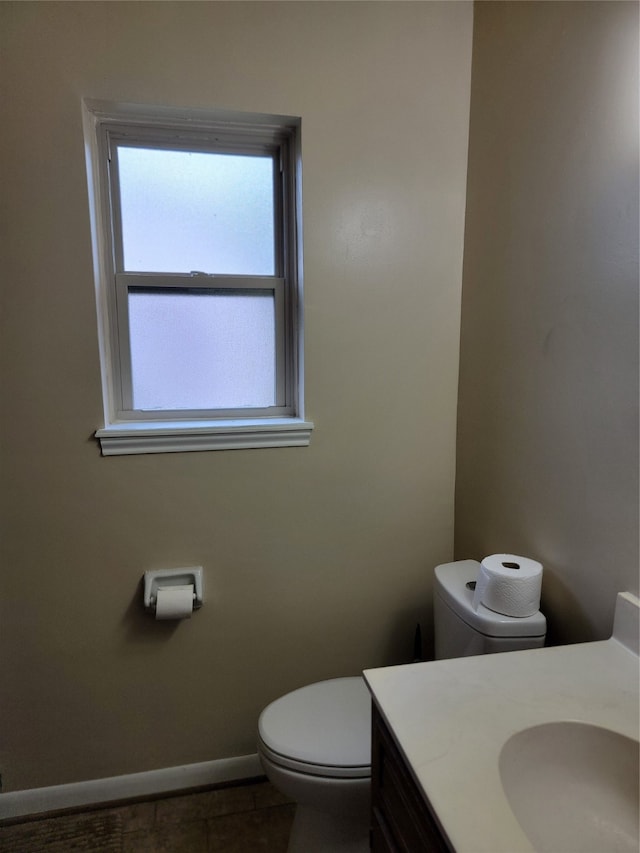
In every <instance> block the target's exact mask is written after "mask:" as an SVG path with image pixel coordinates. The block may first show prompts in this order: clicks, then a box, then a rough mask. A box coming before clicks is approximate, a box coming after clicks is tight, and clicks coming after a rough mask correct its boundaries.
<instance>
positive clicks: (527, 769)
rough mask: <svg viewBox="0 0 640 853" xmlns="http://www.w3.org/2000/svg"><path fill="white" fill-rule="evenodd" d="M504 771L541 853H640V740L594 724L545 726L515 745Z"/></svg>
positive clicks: (504, 757)
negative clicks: (639, 748) (639, 822)
mask: <svg viewBox="0 0 640 853" xmlns="http://www.w3.org/2000/svg"><path fill="white" fill-rule="evenodd" d="M499 767H500V779H501V781H502V787H503V788H504V792H505V794H506V797H507V800H508V802H509V805H510V807H511V810H512V812H513V813H514V815H515V817H516V819H517V821H518V823H519V824H520V826H521V828H522V829H523V831H524V833H525V835H526V836H527V838H528V839H529V841H530V842H531V844H532V845H533V847H534V848H535V850H537V851H539V853H603V851H605V850H606V851H607V853H627V851H629V853H638V840H639V839H638V742H637V741H636V740H633V739H631V738H628V737H625V736H624V735H621V734H618V733H617V732H614V731H611V730H609V729H605V728H600V727H598V726H593V725H590V724H588V723H579V722H557V723H545V724H542V725H539V726H533V727H532V728H528V729H524V730H523V731H520V732H518V733H517V734H515V735H513V736H512V737H511V738H509V740H508V741H507V742H506V743H505V744H504V746H503V747H502V750H501V752H500V759H499Z"/></svg>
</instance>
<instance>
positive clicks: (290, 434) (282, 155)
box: [83, 100, 313, 456]
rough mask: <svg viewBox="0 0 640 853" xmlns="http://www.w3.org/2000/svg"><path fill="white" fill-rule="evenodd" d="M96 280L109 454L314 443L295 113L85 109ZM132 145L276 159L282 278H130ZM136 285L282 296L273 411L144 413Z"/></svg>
mask: <svg viewBox="0 0 640 853" xmlns="http://www.w3.org/2000/svg"><path fill="white" fill-rule="evenodd" d="M83 124H84V133H85V149H86V159H87V172H88V183H89V207H90V215H91V226H92V237H93V255H94V277H95V288H96V298H97V307H98V332H99V343H100V361H101V368H102V386H103V402H104V426H103V427H102V428H100V429H98V430H97V431H96V434H95V435H96V438H97V439H98V440H99V442H100V446H101V450H102V454H103V455H104V456H110V455H121V454H131V453H166V452H178V451H188V450H218V449H241V448H252V447H283V446H306V445H308V444H309V441H310V436H311V430H312V429H313V424H312V423H311V422H309V421H306V420H305V418H304V413H303V373H302V365H303V359H302V352H303V347H302V343H303V341H302V275H301V271H302V241H301V233H302V230H301V209H302V205H301V161H300V122H299V119H296V118H291V117H287V116H264V115H256V114H245V113H230V112H219V111H216V112H215V113H209V112H206V111H200V110H175V109H168V108H164V107H140V106H133V105H128V104H114V103H105V102H102V101H90V100H85V101H84V102H83ZM121 141H126V143H127V145H130V144H139V145H145V144H147V145H153V146H157V147H160V146H163V145H165V146H167V147H171V148H172V149H174V148H176V147H183V148H185V150H197V149H198V148H200V149H202V150H207V151H215V150H219V151H226V152H229V153H249V154H250V153H253V154H256V153H257V154H268V155H270V156H274V157H275V162H276V164H277V165H278V167H279V168H277V169H276V170H275V175H276V178H275V186H274V200H275V210H276V216H275V219H276V222H275V241H276V251H275V259H276V265H275V275H273V276H238V275H232V276H230V275H212V274H207V273H204V272H202V273H201V272H197V271H194V272H192V273H180V274H167V273H150V272H143V273H138V272H135V273H134V272H126V271H124V264H123V259H122V256H121V249H122V236H121V232H120V229H121V223H120V213H119V209H118V203H117V200H118V193H117V192H116V191H115V190H116V188H117V181H118V176H117V170H116V162H117V158H116V157H114V156H113V148H114V146H117V144H118V142H121ZM130 288H135V289H136V290H144V289H149V290H152V291H157V290H161V289H163V288H173V289H176V290H177V291H179V292H194V291H195V292H197V291H202V292H245V293H246V292H257V291H261V290H265V289H266V290H269V291H271V292H273V294H274V300H275V302H274V304H275V314H276V353H275V357H276V378H277V381H276V395H275V396H276V399H275V403H276V405H275V406H273V407H269V408H268V409H225V410H193V411H191V410H190V411H188V412H185V411H182V410H175V411H167V410H162V411H153V412H150V411H144V412H141V411H136V410H134V408H133V406H132V402H131V400H132V394H131V367H130V351H129V335H128V328H129V322H128V293H129V289H130Z"/></svg>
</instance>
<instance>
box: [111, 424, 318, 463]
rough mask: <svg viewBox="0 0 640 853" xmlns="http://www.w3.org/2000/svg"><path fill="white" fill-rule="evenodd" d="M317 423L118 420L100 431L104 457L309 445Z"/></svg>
mask: <svg viewBox="0 0 640 853" xmlns="http://www.w3.org/2000/svg"><path fill="white" fill-rule="evenodd" d="M312 429H313V423H311V422H310V421H304V420H301V419H300V418H273V419H268V418H260V419H255V420H233V421H181V422H175V423H172V424H171V425H168V424H166V423H162V424H160V423H153V422H152V421H141V422H139V423H138V422H126V423H115V424H110V425H109V426H106V427H104V428H103V429H99V430H97V432H96V434H95V436H96V438H97V439H98V441H99V442H100V448H101V450H102V455H103V456H125V455H130V454H136V453H185V452H188V451H194V450H248V449H250V448H258V447H307V446H308V444H309V442H310V440H311V430H312Z"/></svg>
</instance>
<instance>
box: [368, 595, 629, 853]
mask: <svg viewBox="0 0 640 853" xmlns="http://www.w3.org/2000/svg"><path fill="white" fill-rule="evenodd" d="M639 612H640V602H638V599H637V598H635V597H634V596H631V595H629V594H627V593H625V594H621V595H619V596H618V602H617V606H616V617H615V624H614V632H613V636H612V638H611V639H609V640H604V641H598V642H593V643H581V644H576V645H570V646H557V647H551V648H544V649H529V650H526V651H515V652H506V653H502V654H493V655H484V656H478V657H466V658H457V659H452V660H439V661H431V662H428V663H417V664H407V665H403V666H393V667H386V668H382V669H374V670H366V671H365V673H364V677H365V681H366V683H367V685H368V687H369V690H370V692H371V695H372V697H373V707H374V714H373V755H372V839H371V841H372V849H373V851H374V853H379V851H381V853H389V851H393V853H395V851H406V852H407V853H445V851H455V853H534V851H535V853H541V852H542V853H546V851H554V850H556V851H557V850H580V851H581V853H601V851H602V850H610V849H616V850H619V851H629V853H637V850H638V713H639V707H638V705H639V671H638V614H639ZM614 841H615V843H614Z"/></svg>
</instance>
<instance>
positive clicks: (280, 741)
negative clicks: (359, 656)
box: [258, 676, 371, 777]
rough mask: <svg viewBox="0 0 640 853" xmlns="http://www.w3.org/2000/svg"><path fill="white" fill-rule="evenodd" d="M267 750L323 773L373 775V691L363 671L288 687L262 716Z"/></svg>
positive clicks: (261, 728)
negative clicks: (289, 691) (296, 688)
mask: <svg viewBox="0 0 640 853" xmlns="http://www.w3.org/2000/svg"><path fill="white" fill-rule="evenodd" d="M258 733H259V735H260V740H261V742H262V746H263V747H266V749H265V750H264V751H265V753H266V754H267V756H268V757H269V758H270V759H271V760H272V761H275V762H276V763H279V764H282V765H283V766H285V767H289V768H291V769H294V770H296V769H298V770H301V771H302V772H305V771H306V772H309V773H316V774H317V775H322V776H325V775H326V776H328V775H331V776H341V777H347V776H358V777H361V776H369V775H370V770H371V696H370V694H369V691H368V690H367V688H366V686H365V683H364V681H363V679H362V678H361V677H359V676H358V677H354V678H333V679H331V680H329V681H320V682H318V683H316V684H309V685H308V686H306V687H301V688H300V689H299V690H294V691H293V692H292V693H287V694H286V695H285V696H281V697H280V699H276V700H275V701H274V702H272V703H271V704H270V705H268V706H267V707H266V708H265V709H264V711H263V712H262V714H261V715H260V719H259V721H258Z"/></svg>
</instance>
